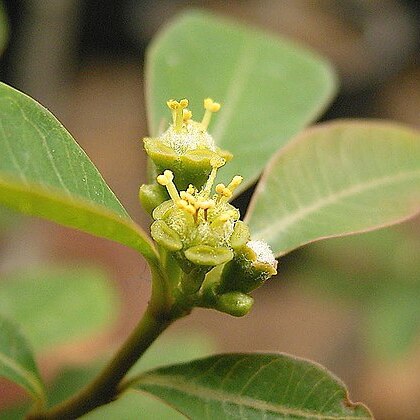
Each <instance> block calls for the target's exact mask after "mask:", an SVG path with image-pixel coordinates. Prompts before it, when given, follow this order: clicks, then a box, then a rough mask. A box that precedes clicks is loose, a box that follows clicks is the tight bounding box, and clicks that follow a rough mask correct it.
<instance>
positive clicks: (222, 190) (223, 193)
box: [216, 184, 232, 200]
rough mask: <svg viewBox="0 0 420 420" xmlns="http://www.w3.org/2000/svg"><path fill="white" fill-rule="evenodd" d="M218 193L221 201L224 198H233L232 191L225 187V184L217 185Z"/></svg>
mask: <svg viewBox="0 0 420 420" xmlns="http://www.w3.org/2000/svg"><path fill="white" fill-rule="evenodd" d="M216 193H217V194H219V195H220V200H222V199H223V198H226V199H228V198H230V197H232V191H231V190H230V189H229V188H228V187H226V186H225V184H217V185H216Z"/></svg>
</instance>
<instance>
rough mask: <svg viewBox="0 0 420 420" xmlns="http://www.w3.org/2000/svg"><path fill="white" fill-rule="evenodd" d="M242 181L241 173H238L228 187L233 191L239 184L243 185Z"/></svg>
mask: <svg viewBox="0 0 420 420" xmlns="http://www.w3.org/2000/svg"><path fill="white" fill-rule="evenodd" d="M242 181H243V178H242V177H241V176H239V175H236V176H234V177H233V179H232V181H231V182H230V184H229V185H228V186H227V188H228V189H229V190H230V191H231V192H232V193H233V191H235V189H236V188H237V187H239V185H241V183H242Z"/></svg>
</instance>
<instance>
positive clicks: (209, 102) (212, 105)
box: [201, 98, 221, 130]
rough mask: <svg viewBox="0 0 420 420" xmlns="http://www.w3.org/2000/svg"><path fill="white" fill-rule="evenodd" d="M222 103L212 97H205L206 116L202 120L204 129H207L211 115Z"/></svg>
mask: <svg viewBox="0 0 420 420" xmlns="http://www.w3.org/2000/svg"><path fill="white" fill-rule="evenodd" d="M220 106H221V105H220V104H219V103H218V102H214V101H213V99H211V98H206V99H204V109H205V111H204V116H203V119H202V121H201V125H202V126H203V128H204V130H207V127H208V126H209V124H210V120H211V116H212V114H213V113H214V112H217V111H219V109H220Z"/></svg>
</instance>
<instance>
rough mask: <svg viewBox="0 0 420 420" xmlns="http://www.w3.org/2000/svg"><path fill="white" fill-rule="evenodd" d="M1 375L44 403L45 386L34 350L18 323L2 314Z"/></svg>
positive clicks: (0, 321)
mask: <svg viewBox="0 0 420 420" xmlns="http://www.w3.org/2000/svg"><path fill="white" fill-rule="evenodd" d="M0 377H3V378H6V379H8V380H10V381H12V382H14V383H16V384H18V385H19V386H21V387H22V388H24V389H25V390H26V391H27V392H28V393H29V394H30V395H31V397H32V398H33V399H34V400H36V401H38V402H39V403H41V404H42V403H43V402H44V400H45V395H44V386H43V384H42V380H41V377H40V376H39V373H38V369H37V367H36V364H35V360H34V358H33V355H32V350H31V348H30V347H29V344H28V342H27V341H26V339H25V337H24V336H23V335H22V333H21V332H20V331H19V328H18V327H17V325H15V324H14V323H13V322H11V321H9V320H8V319H7V318H5V317H3V316H2V315H0Z"/></svg>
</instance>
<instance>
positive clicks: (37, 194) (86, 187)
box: [0, 83, 156, 261]
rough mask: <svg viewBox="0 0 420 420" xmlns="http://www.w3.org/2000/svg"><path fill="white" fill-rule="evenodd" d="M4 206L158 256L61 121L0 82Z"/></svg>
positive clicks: (0, 172)
mask: <svg viewBox="0 0 420 420" xmlns="http://www.w3.org/2000/svg"><path fill="white" fill-rule="evenodd" d="M0 148H1V151H2V152H1V154H0V204H3V205H5V206H8V207H11V208H12V209H14V210H17V211H19V212H22V213H25V214H30V215H34V216H40V217H43V218H46V219H49V220H52V221H54V222H57V223H60V224H62V225H64V226H68V227H72V228H76V229H80V230H82V231H84V232H88V233H91V234H93V235H96V236H100V237H104V238H108V239H111V240H114V241H116V242H120V243H122V244H124V245H127V246H129V247H131V248H134V249H135V250H137V251H139V252H140V253H141V254H143V255H144V256H145V257H146V258H147V259H148V260H149V261H154V260H155V259H156V253H155V250H154V248H153V245H152V244H151V242H150V240H149V239H148V238H147V236H146V234H145V233H144V232H143V231H142V229H141V228H140V227H139V226H138V225H137V224H136V223H134V221H133V220H132V219H131V218H130V217H129V216H128V214H127V212H126V211H125V209H124V208H123V206H122V205H121V203H120V202H119V201H118V199H117V198H116V197H115V195H114V193H113V192H112V191H111V189H110V188H109V187H108V185H107V184H106V183H105V181H104V179H103V178H102V176H101V174H100V173H99V172H98V170H97V169H96V168H95V166H94V165H93V164H92V162H91V161H90V160H89V158H88V156H87V155H86V154H85V152H84V151H83V150H82V149H81V148H80V146H79V145H78V144H77V143H76V142H75V140H74V139H73V138H72V137H71V135H70V134H69V133H68V131H67V130H66V129H65V128H64V127H63V126H62V125H61V124H60V122H59V121H58V120H57V119H56V118H55V117H54V116H53V115H52V114H51V113H50V112H49V111H47V110H46V109H45V108H44V107H42V106H41V105H40V104H38V103H37V102H35V101H34V100H33V99H32V98H30V97H28V96H26V95H25V94H23V93H21V92H19V91H17V90H15V89H13V88H11V87H10V86H7V85H5V84H3V83H0Z"/></svg>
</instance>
